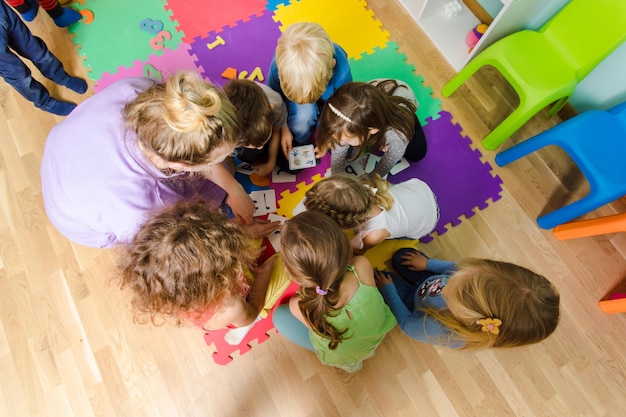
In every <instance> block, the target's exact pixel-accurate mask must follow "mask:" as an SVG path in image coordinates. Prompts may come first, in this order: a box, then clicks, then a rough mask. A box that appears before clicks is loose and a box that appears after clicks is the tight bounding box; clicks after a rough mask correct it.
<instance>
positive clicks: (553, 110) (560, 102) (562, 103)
mask: <svg viewBox="0 0 626 417" xmlns="http://www.w3.org/2000/svg"><path fill="white" fill-rule="evenodd" d="M568 101H569V96H567V97H563V98H562V99H560V100H558V101H557V102H555V103H554V104H553V105H552V107H550V110H548V114H549V115H550V118H552V117H554V116H555V115H556V114H557V113H558V112H560V111H561V109H562V108H563V106H565V105H566V104H567V102H568Z"/></svg>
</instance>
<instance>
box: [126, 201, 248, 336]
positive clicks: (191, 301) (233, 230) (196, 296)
mask: <svg viewBox="0 0 626 417" xmlns="http://www.w3.org/2000/svg"><path fill="white" fill-rule="evenodd" d="M257 255H258V250H257V249H254V248H253V247H252V243H251V241H250V239H248V237H247V236H246V235H245V234H244V232H243V230H242V229H241V227H240V226H239V225H238V224H237V223H235V222H233V221H230V220H228V219H227V218H226V217H225V215H224V214H223V213H221V212H219V211H214V210H211V209H209V207H207V206H206V204H205V203H204V202H202V201H195V202H181V203H178V204H177V205H175V206H174V207H170V208H166V209H164V210H162V211H161V212H159V213H157V214H156V215H154V216H153V217H152V218H151V219H149V220H148V221H147V222H146V223H145V224H144V225H143V226H141V228H140V230H139V232H138V233H137V234H136V235H135V237H134V239H133V241H132V242H131V243H130V244H128V245H125V246H124V247H123V248H122V255H121V257H120V260H119V272H120V275H119V278H120V281H121V285H120V286H121V288H122V289H123V288H130V289H131V291H132V293H133V298H132V305H133V307H134V309H135V318H136V320H137V321H139V322H145V321H147V320H145V318H146V317H149V319H150V321H151V322H152V323H154V324H158V323H157V322H162V321H164V320H163V319H165V318H167V317H173V318H175V319H176V320H177V322H179V323H180V317H181V316H182V315H184V314H188V313H192V314H193V313H194V312H199V311H203V310H205V311H206V310H212V309H215V308H216V307H219V306H220V304H221V303H222V302H223V301H224V299H225V297H227V296H229V295H236V294H240V293H241V290H242V283H241V281H242V280H241V279H238V277H241V276H242V274H243V271H244V270H245V269H246V268H250V267H253V266H254V263H255V259H256V256H257Z"/></svg>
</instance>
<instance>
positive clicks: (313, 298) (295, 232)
mask: <svg viewBox="0 0 626 417" xmlns="http://www.w3.org/2000/svg"><path fill="white" fill-rule="evenodd" d="M280 243H281V247H282V254H283V262H284V265H285V269H286V270H287V272H288V273H289V274H290V275H291V278H292V279H293V280H294V281H295V282H296V283H297V284H298V285H300V295H301V297H302V299H301V300H300V302H299V303H298V306H299V308H300V311H301V312H302V315H303V316H304V319H305V320H306V322H307V323H308V324H309V326H310V328H311V329H313V331H314V332H316V333H317V334H319V335H320V336H322V337H325V338H327V339H329V344H328V347H329V348H330V349H331V350H334V349H336V348H337V346H339V343H341V341H342V340H343V339H344V335H345V333H346V332H347V331H348V329H336V328H334V327H333V326H332V325H330V324H329V323H328V321H327V320H326V318H327V317H328V316H332V315H334V314H337V312H338V311H339V310H340V308H341V307H342V306H339V305H338V303H339V300H340V299H341V295H340V293H339V288H340V287H341V283H342V282H343V280H344V277H345V274H346V268H347V267H348V264H349V263H350V259H351V256H352V249H351V248H350V242H349V241H348V237H347V236H346V235H345V233H343V231H342V230H341V229H340V228H339V226H338V225H337V223H335V222H334V221H333V220H332V219H331V218H330V217H328V216H326V215H325V214H323V213H321V212H319V211H315V210H312V211H305V212H302V213H300V214H298V215H296V216H295V217H294V218H292V219H291V220H289V221H288V222H285V224H284V225H283V226H282V229H281V232H280ZM317 287H319V288H320V289H323V290H324V291H328V292H327V293H326V295H321V294H319V293H318V292H317V291H316V288H317Z"/></svg>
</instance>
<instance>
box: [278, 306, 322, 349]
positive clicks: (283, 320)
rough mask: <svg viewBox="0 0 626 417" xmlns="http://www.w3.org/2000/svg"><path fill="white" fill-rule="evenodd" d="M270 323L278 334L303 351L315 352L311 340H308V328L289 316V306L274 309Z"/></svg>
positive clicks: (291, 315) (292, 316)
mask: <svg viewBox="0 0 626 417" xmlns="http://www.w3.org/2000/svg"><path fill="white" fill-rule="evenodd" d="M272 323H274V327H275V328H276V330H278V333H280V334H282V335H283V336H285V337H286V338H287V339H289V340H291V341H292V342H293V343H295V344H296V345H300V346H302V347H303V348H305V349H309V350H310V351H313V352H315V349H313V345H312V344H311V339H309V331H310V330H309V328H308V327H306V326H305V325H304V324H303V323H302V322H301V321H300V320H298V319H297V318H295V316H294V315H293V314H291V311H289V304H283V305H281V306H278V307H276V309H275V310H274V314H273V316H272Z"/></svg>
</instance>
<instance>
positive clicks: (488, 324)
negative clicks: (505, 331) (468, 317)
mask: <svg viewBox="0 0 626 417" xmlns="http://www.w3.org/2000/svg"><path fill="white" fill-rule="evenodd" d="M476 324H480V325H481V326H482V327H481V330H482V331H483V332H489V333H492V334H498V333H500V325H501V324H502V320H500V319H496V318H486V319H480V320H476Z"/></svg>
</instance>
